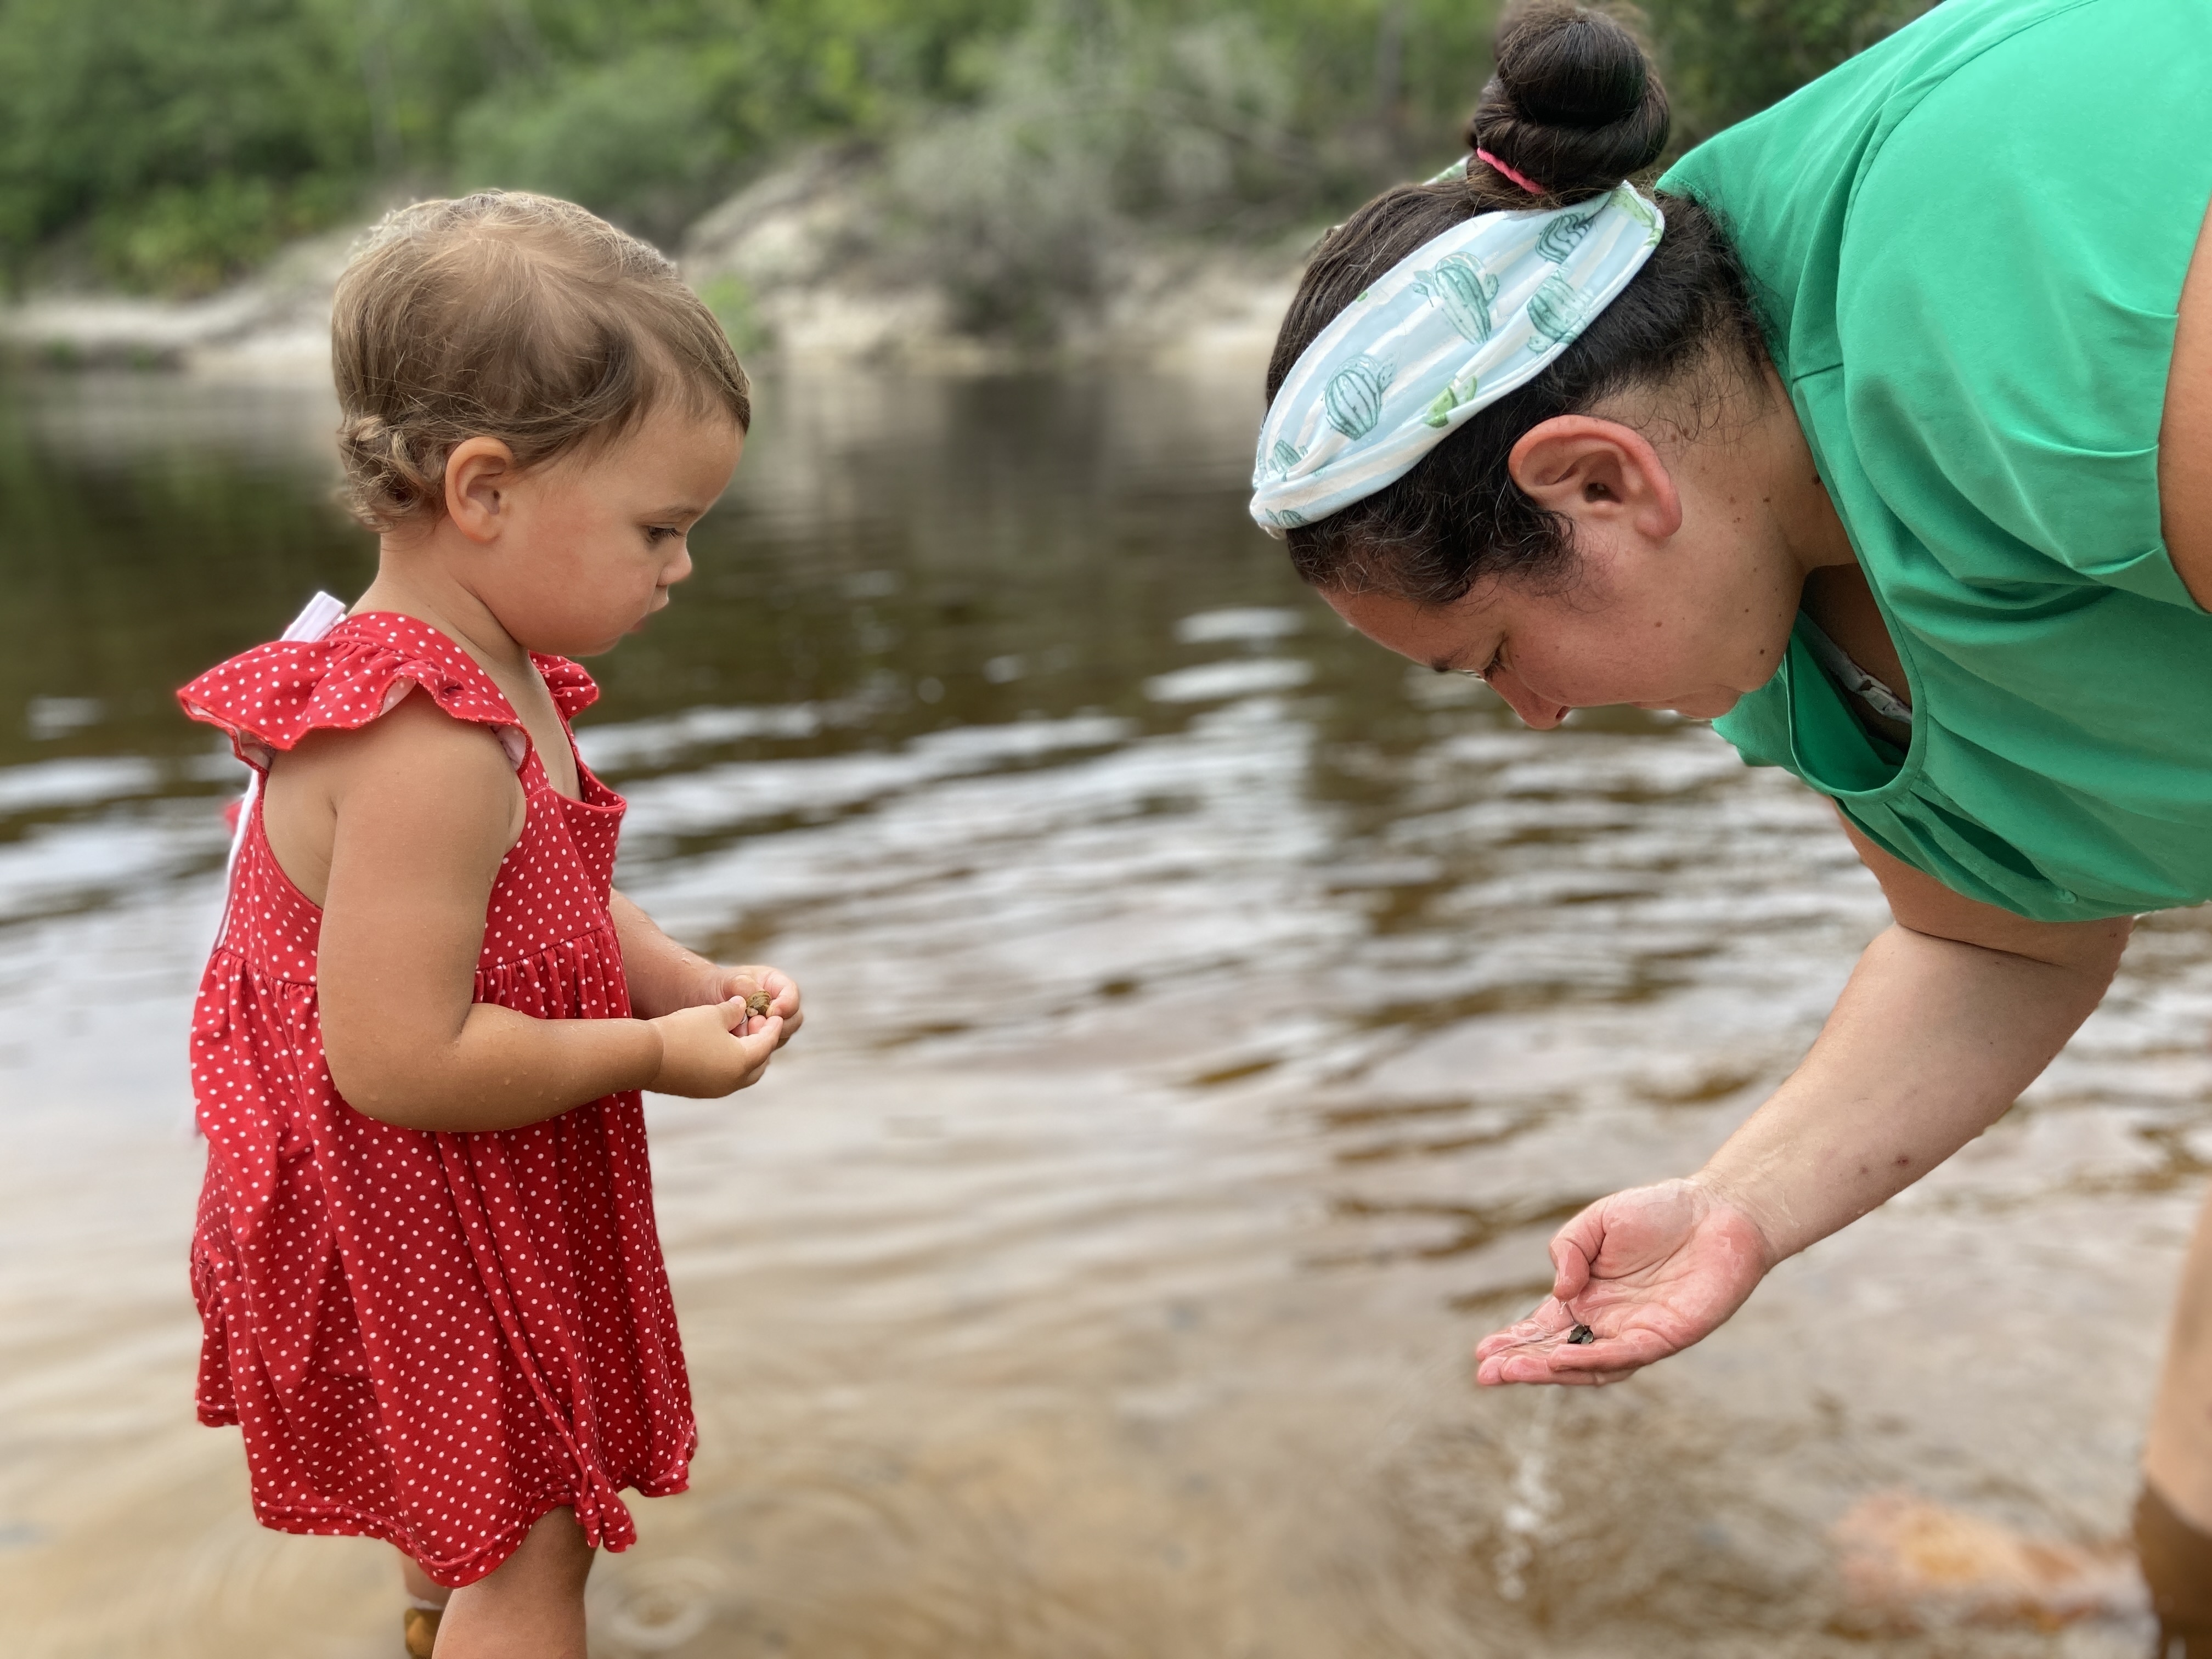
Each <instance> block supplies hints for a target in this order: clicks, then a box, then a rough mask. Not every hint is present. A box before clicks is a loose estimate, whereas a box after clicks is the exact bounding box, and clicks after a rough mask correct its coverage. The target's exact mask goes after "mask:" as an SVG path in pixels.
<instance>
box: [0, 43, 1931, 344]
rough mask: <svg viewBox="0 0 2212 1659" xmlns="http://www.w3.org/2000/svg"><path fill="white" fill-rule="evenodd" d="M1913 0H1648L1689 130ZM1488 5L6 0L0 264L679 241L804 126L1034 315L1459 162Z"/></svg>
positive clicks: (956, 264) (960, 276)
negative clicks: (412, 207) (1146, 244)
mask: <svg viewBox="0 0 2212 1659" xmlns="http://www.w3.org/2000/svg"><path fill="white" fill-rule="evenodd" d="M1496 9H1497V6H1496V0H100V3H99V4H96V5H95V4H88V3H87V0H0V275H4V276H5V277H6V279H7V280H8V281H9V282H10V283H21V282H23V281H24V280H26V279H27V278H37V277H54V276H62V277H78V278H84V277H90V278H94V279H98V280H102V281H106V282H112V283H120V284H123V285H125V286H128V287H135V288H139V289H156V290H163V291H168V292H194V291H200V290H204V289H209V288H211V287H213V286H215V285H216V284H217V283H220V282H222V281H223V280H224V279H226V278H227V277H229V276H234V275H235V274H237V273H238V272H240V271H241V270H245V269H246V268H248V267H250V266H252V264H254V263H255V262H257V261H258V260H259V259H260V258H264V256H265V255H266V254H268V253H269V252H270V251H271V250H272V249H273V248H274V247H275V246H277V244H279V243H280V242H282V241H283V240H286V239H288V238H289V237H292V236H295V235H297V234H301V233H303V232H306V231H309V230H313V229H315V228H320V227H323V226H325V225H330V224H332V223H336V222H340V221H342V220H343V219H345V218H346V217H348V216H353V215H358V214H360V213H362V211H363V210H366V209H368V208H369V207H370V206H372V205H373V204H374V201H375V200H376V199H378V198H379V197H380V196H389V195H393V194H399V193H407V192H413V193H422V192H425V191H436V190H442V189H447V188H453V187H466V186H470V185H482V184H501V185H509V186H513V187H523V188H534V189H541V190H548V191H554V192H556V193H558V194H562V195H566V196H569V197H574V199H577V200H579V201H581V202H583V203H585V204H587V205H589V206H592V207H593V208H595V209H598V210H600V211H602V212H605V213H607V214H609V215H610V216H612V217H614V218H616V219H617V220H619V221H620V222H623V223H625V224H627V225H629V226H630V227H632V228H635V229H637V230H639V231H641V232H643V233H644V234H648V235H651V236H654V237H657V238H660V239H662V240H672V239H673V238H674V237H675V236H676V235H677V234H678V232H679V231H680V229H681V228H682V227H683V226H684V224H685V223H686V222H689V220H690V218H691V217H693V216H696V214H697V213H698V212H699V211H700V210H702V209H703V208H704V207H705V206H707V205H708V204H710V203H711V202H712V201H713V200H714V199H715V198H716V197H718V196H719V195H720V194H722V193H723V192H725V191H727V190H729V189H731V188H732V187H733V186H734V185H738V184H740V183H742V182H744V179H746V178H747V177H748V176H749V175H750V174H751V173H756V172H757V171H759V170H760V169H761V168H762V167H763V166H765V165H766V164H767V163H768V162H769V161H772V160H773V159H774V158H775V156H776V155H777V154H778V153H779V152H781V151H785V150H787V149H790V148H792V147H793V146H794V145H797V144H799V143H806V142H809V141H812V140H818V139H822V138H825V137H833V136H834V137H860V138H862V139H865V140H872V141H875V142H877V143H879V144H881V145H882V146H883V147H884V149H885V150H886V152H887V153H888V154H889V155H890V156H891V158H892V163H893V170H894V176H895V178H896V179H897V180H898V183H899V187H900V194H901V197H902V201H903V204H904V210H905V215H906V217H907V218H908V220H909V221H911V222H912V227H913V228H914V234H915V237H916V238H918V239H919V240H918V243H917V246H918V248H919V251H920V252H921V254H922V255H923V256H925V257H929V258H933V259H935V260H937V261H939V263H940V264H941V266H942V268H943V269H944V270H945V274H946V276H947V279H948V281H949V283H951V286H952V288H953V289H954V291H955V292H956V294H957V295H959V296H960V297H961V299H962V302H963V306H964V307H965V308H966V309H967V311H968V312H969V316H970V319H971V321H973V322H975V324H976V325H980V326H995V327H1012V328H1014V329H1016V330H1017V331H1020V330H1023V329H1024V328H1025V327H1026V326H1027V325H1028V323H1029V321H1030V320H1032V318H1031V313H1035V312H1036V310H1037V308H1038V307H1046V306H1048V305H1049V304H1052V303H1054V302H1056V299H1057V298H1059V297H1065V296H1066V295H1070V294H1073V293H1078V292H1079V291H1080V290H1081V289H1082V288H1083V286H1084V285H1085V283H1095V281H1096V280H1097V271H1098V270H1099V268H1100V266H1099V261H1098V258H1097V252H1098V249H1099V248H1100V246H1102V243H1103V240H1107V239H1110V238H1111V236H1112V235H1113V234H1114V233H1115V227H1116V226H1117V225H1122V224H1126V223H1130V222H1144V223H1146V224H1148V225H1160V226H1165V227H1167V228H1172V229H1182V230H1188V231H1190V232H1193V233H1204V234H1247V235H1249V234H1265V233H1266V232H1267V231H1268V230H1270V229H1271V228H1276V227H1279V226H1280V225H1284V224H1287V223H1290V222H1298V221H1301V220H1303V219H1309V218H1310V217H1311V216H1314V215H1315V214H1316V213H1318V212H1321V211H1323V210H1330V209H1334V208H1335V207H1339V206H1340V205H1342V204H1345V203H1346V202H1349V201H1352V200H1356V199H1358V197H1360V196H1361V195H1363V194H1364V193H1366V192H1367V191H1370V190H1371V189H1372V188H1374V187H1375V186H1376V185H1378V184H1380V183H1383V182H1385V181H1387V180H1389V179H1392V178H1396V177H1402V176H1405V175H1406V173H1407V171H1408V170H1409V169H1413V168H1419V167H1425V166H1428V165H1430V164H1431V163H1436V162H1441V161H1443V160H1445V159H1448V157H1449V155H1452V154H1453V153H1455V142H1456V140H1455V134H1456V130H1457V128H1458V126H1459V125H1460V123H1461V122H1462V120H1463V118H1464V117H1465V115H1466V113H1467V112H1468V109H1469V108H1470V107H1471V106H1472V105H1473V103H1474V99H1475V96H1476V94H1477V93H1478V92H1479V90H1480V86H1481V83H1482V81H1483V80H1484V78H1485V77H1486V75H1487V73H1488V67H1489V64H1488V51H1489V39H1490V33H1491V30H1492V26H1493V24H1494V21H1495V15H1496ZM1917 9H1920V0H1650V11H1651V13H1652V15H1653V21H1654V23H1655V25H1656V31H1657V33H1658V34H1659V37H1660V40H1661V43H1662V47H1663V48H1664V49H1665V51H1666V52H1667V56H1668V62H1669V67H1670V74H1671V76H1672V77H1673V79H1674V84H1675V88H1676V92H1677V106H1678V108H1679V109H1680V111H1681V112H1682V116H1683V126H1684V128H1685V130H1686V131H1688V132H1691V133H1694V134H1699V135H1701V134H1703V133H1705V132H1709V131H1713V130H1715V129H1717V127H1718V126H1719V125H1723V124H1724V123H1725V122H1726V121H1727V120H1729V119H1733V118H1736V117H1737V116H1740V115H1741V114H1743V113H1746V112H1748V111H1750V110H1752V109H1754V108H1757V107H1759V106H1760V105H1762V104H1764V103H1765V102H1766V101H1768V100H1771V98H1772V97H1774V96H1777V95H1778V94H1781V93H1783V92H1786V91H1787V90H1788V89H1789V88H1790V87H1791V86H1794V85H1796V84H1797V83H1798V82H1801V81H1802V80H1804V79H1806V78H1808V77H1809V76H1811V75H1814V74H1816V73H1818V72H1819V71H1820V70H1821V69H1824V68H1826V67H1827V65H1828V64H1832V63H1833V62H1835V61H1837V60H1838V58H1841V57H1842V56H1844V54H1845V53H1847V52H1850V51H1851V50H1853V49H1856V47H1857V46H1862V45H1863V44H1865V43H1866V42H1867V41H1868V40H1871V39H1873V38H1875V36H1877V35H1878V34H1879V33H1882V32H1883V31H1884V30H1886V29H1887V27H1891V26H1893V24H1894V23H1895V22H1897V21H1901V20H1902V19H1903V18H1904V17H1905V16H1907V15H1910V14H1911V13H1912V12H1914V11H1917Z"/></svg>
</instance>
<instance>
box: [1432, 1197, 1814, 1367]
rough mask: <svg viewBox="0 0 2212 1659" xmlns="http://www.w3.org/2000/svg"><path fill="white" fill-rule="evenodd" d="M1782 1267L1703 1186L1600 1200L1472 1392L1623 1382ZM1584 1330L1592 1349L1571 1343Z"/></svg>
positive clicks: (1563, 1239)
mask: <svg viewBox="0 0 2212 1659" xmlns="http://www.w3.org/2000/svg"><path fill="white" fill-rule="evenodd" d="M1777 1260H1778V1257H1777V1256H1776V1255H1775V1254H1774V1252H1773V1250H1772V1249H1771V1246H1770V1245H1769V1244H1768V1243H1767V1240H1766V1237H1765V1235H1764V1234H1763V1233H1762V1232H1760V1231H1759V1228H1758V1226H1757V1225H1755V1224H1754V1223H1753V1221H1752V1219H1751V1218H1750V1217H1748V1216H1747V1215H1746V1214H1745V1213H1744V1212H1742V1211H1741V1210H1740V1209H1737V1208H1736V1207H1735V1206H1734V1205H1732V1204H1730V1203H1729V1201H1728V1200H1726V1199H1724V1198H1723V1197H1722V1196H1720V1195H1719V1194H1717V1192H1715V1191H1714V1190H1713V1189H1712V1188H1710V1187H1708V1186H1705V1185H1704V1184H1703V1183H1701V1182H1699V1181H1696V1180H1691V1181H1664V1182H1660V1183H1659V1184H1658V1185H1656V1186H1654V1187H1632V1188H1629V1190H1628V1191H1626V1192H1624V1193H1615V1194H1613V1196H1612V1197H1610V1198H1601V1199H1600V1200H1598V1201H1597V1202H1596V1203H1595V1204H1593V1205H1591V1206H1589V1208H1588V1209H1586V1210H1584V1211H1583V1212H1582V1213H1581V1214H1580V1215H1578V1216H1577V1217H1576V1218H1574V1219H1573V1220H1572V1221H1570V1222H1569V1223H1568V1224H1567V1225H1565V1226H1564V1227H1562V1228H1561V1229H1559V1232H1558V1234H1557V1235H1556V1236H1554V1237H1553V1240H1552V1268H1553V1281H1552V1294H1551V1295H1550V1296H1549V1297H1547V1298H1545V1300H1544V1301H1543V1303H1542V1304H1541V1305H1539V1306H1538V1308H1537V1309H1536V1310H1535V1312H1534V1313H1532V1314H1530V1315H1529V1316H1528V1318H1526V1319H1524V1320H1522V1321H1521V1322H1520V1323H1518V1324H1516V1325H1510V1326H1508V1327H1507V1328H1505V1329H1504V1330H1502V1331H1498V1332H1496V1333H1495V1334H1492V1335H1490V1336H1486V1337H1485V1338H1484V1339H1483V1340H1482V1343H1481V1346H1479V1347H1477V1348H1476V1349H1475V1351H1474V1357H1475V1373H1474V1376H1475V1381H1476V1382H1478V1383H1484V1384H1494V1383H1592V1384H1595V1383H1613V1382H1617V1381H1619V1380H1620V1378H1622V1377H1625V1376H1630V1375H1631V1374H1632V1373H1633V1372H1635V1371H1637V1370H1640V1369H1641V1368H1643V1367H1644V1366H1645V1365H1649V1364H1651V1363H1652V1362H1653V1361H1654V1360H1656V1359H1664V1358H1666V1357H1667V1356H1668V1354H1671V1353H1679V1352H1681V1351H1682V1350H1683V1349H1684V1348H1686V1347H1688V1346H1690V1345H1691V1344H1692V1343H1693V1342H1697V1341H1699V1340H1702V1339H1703V1338H1705V1336H1707V1335H1709V1334H1711V1333H1712V1332H1713V1331H1714V1330H1716V1329H1717V1328H1719V1327H1720V1326H1721V1325H1722V1324H1723V1322H1726V1320H1727V1319H1728V1317H1729V1315H1731V1314H1733V1313H1734V1312H1735V1310H1737V1309H1738V1308H1740V1307H1741V1306H1742V1305H1743V1302H1744V1298H1745V1297H1747V1296H1749V1295H1750V1294H1751V1293H1752V1291H1753V1290H1754V1289H1756V1288H1757V1287H1758V1285H1759V1280H1760V1279H1764V1278H1765V1277H1766V1274H1767V1272H1768V1270H1769V1269H1770V1268H1771V1267H1773V1265H1774V1263H1775V1261H1777ZM1578 1324H1580V1325H1587V1326H1589V1328H1590V1329H1591V1330H1592V1331H1593V1332H1595V1334H1596V1340H1595V1341H1591V1342H1587V1343H1582V1344H1576V1343H1571V1342H1570V1341H1568V1340H1567V1338H1568V1336H1569V1335H1570V1334H1571V1333H1572V1332H1573V1330H1574V1328H1575V1327H1576V1326H1577V1325H1578Z"/></svg>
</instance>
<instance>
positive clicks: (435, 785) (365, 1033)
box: [280, 696, 779, 1131]
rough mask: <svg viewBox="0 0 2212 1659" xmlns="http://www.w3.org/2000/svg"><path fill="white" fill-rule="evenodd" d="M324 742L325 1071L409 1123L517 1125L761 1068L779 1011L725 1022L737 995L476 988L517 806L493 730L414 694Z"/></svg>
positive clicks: (381, 1113) (390, 1116)
mask: <svg viewBox="0 0 2212 1659" xmlns="http://www.w3.org/2000/svg"><path fill="white" fill-rule="evenodd" d="M319 750H320V752H319V754H318V755H317V757H315V759H314V760H313V763H312V764H313V766H314V768H315V769H317V770H318V771H319V773H320V777H319V780H318V781H319V783H320V785H321V787H322V788H323V789H324V790H325V791H326V792H327V797H328V799H329V801H330V803H331V811H332V813H333V819H334V827H333V833H332V836H331V852H330V865H329V870H330V874H329V881H328V886H327V890H326V893H325V903H324V913H323V923H322V937H321V944H320V947H319V958H318V962H317V967H316V977H317V984H318V994H319V1001H320V1004H321V1011H322V1026H323V1039H324V1047H325V1058H326V1059H327V1060H328V1063H329V1065H330V1068H331V1079H332V1080H333V1081H334V1082H335V1083H336V1084H337V1088H338V1091H339V1093H341V1094H342V1095H343V1096H344V1097H345V1098H346V1100H347V1102H348V1103H349V1104H350V1105H351V1106H353V1107H354V1108H355V1109H356V1110H358V1111H360V1112H362V1113H364V1114H366V1115H368V1116H370V1117H374V1118H377V1119H380V1120H381V1121H385V1122H387V1123H395V1124H398V1125H400V1126H402V1127H407V1128H415V1129H435V1130H450V1131H477V1130H487V1129H506V1128H513V1127H519V1126H520V1125H522V1124H526V1123H533V1122H537V1121H539V1120H541V1119H544V1118H548V1117H552V1116H556V1115H558V1114H560V1113H562V1112H564V1111H567V1110H568V1109H569V1108H571V1107H574V1106H578V1105H581V1104H582V1103H585V1102H586V1101H590V1100H595V1099H597V1098H599V1097H600V1096H602V1095H606V1094H611V1093H614V1092H616V1091H620V1090H624V1089H635V1088H654V1089H661V1090H665V1091H670V1092H674V1093H681V1094H691V1095H700V1096H714V1095H720V1094H726V1093H728V1092H729V1091H731V1090H732V1089H736V1088H738V1087H741V1086H743V1085H744V1084H745V1083H748V1082H750V1081H752V1080H753V1079H754V1078H755V1077H756V1076H757V1074H758V1072H759V1070H760V1067H761V1065H762V1063H763V1061H764V1060H766V1059H767V1058H768V1056H769V1054H771V1053H772V1052H773V1051H774V1048H775V1040H776V1034H777V1030H778V1029H779V1028H778V1026H777V1024H776V1023H775V1022H774V1021H771V1022H770V1023H769V1027H768V1029H766V1030H763V1031H762V1032H760V1033H758V1034H757V1035H756V1036H750V1037H738V1036H732V1035H731V1033H730V1031H729V1029H728V1028H729V1026H730V1025H731V1024H735V1023H737V1022H738V1018H740V1016H741V1013H742V1005H738V1006H737V1007H734V1008H732V1007H730V1006H727V1005H725V1006H719V1007H718V1006H705V1007H696V1008H691V1009H687V1010H685V1011H684V1012H680V1013H676V1014H671V1015H670V1016H668V1017H666V1018H662V1019H659V1020H644V1019H558V1020H541V1019H533V1018H531V1017H530V1016H528V1015H526V1014H522V1013H518V1012H515V1011H513V1010H512V1009H507V1008H501V1007H495V1006H491V1005H489V1004H483V1003H477V1002H474V1001H472V1000H471V997H472V994H473V991H474V988H475V975H476V967H477V954H478V952H479V951H481V950H482V948H483V921H484V907H485V904H486V902H487V901H488V900H489V896H490V893H491V887H492V883H493V881H494V879H495V878H496V876H497V874H498V872H499V866H500V861H501V860H502V859H503V858H504V857H505V856H506V854H507V848H508V847H509V846H510V845H511V844H512V843H513V839H514V836H515V835H516V834H517V832H518V830H519V828H520V822H521V817H520V814H521V812H522V810H523V807H522V800H521V797H520V793H519V790H518V788H517V785H516V782H515V779H514V774H513V770H512V769H511V768H509V767H508V765H507V761H506V758H505V757H504V755H503V754H502V753H501V750H500V747H499V744H498V743H497V741H496V740H495V738H493V737H492V736H491V734H490V733H489V732H486V731H485V730H484V729H483V728H482V727H480V726H470V725H466V724H465V723H463V722H460V721H457V720H451V719H448V718H447V716H446V715H444V714H441V712H439V711H438V710H437V709H436V708H435V707H434V706H433V705H431V704H430V702H428V699H427V698H423V697H419V696H418V697H410V699H408V701H407V702H404V703H403V704H402V705H401V706H400V707H399V708H396V709H394V710H393V711H392V713H391V714H386V715H385V716H384V717H383V718H382V719H380V720H376V721H374V723H372V724H371V725H369V726H365V727H363V728H362V730H361V731H359V732H346V733H332V734H328V735H326V736H325V737H323V738H320V740H319ZM283 764H285V763H280V768H281V766H282V765H283Z"/></svg>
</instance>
